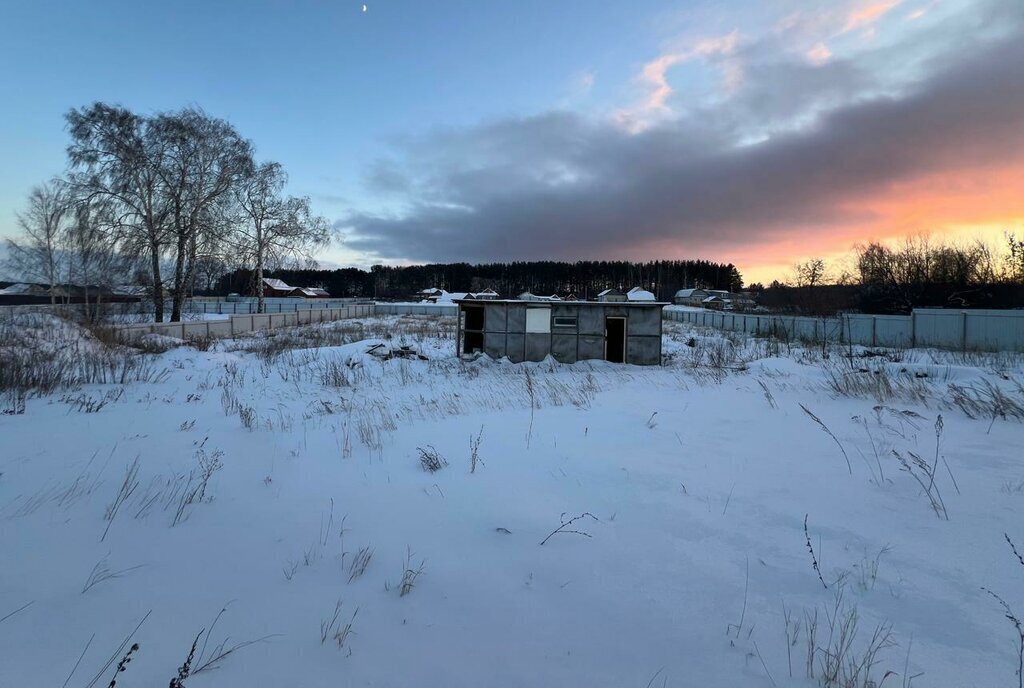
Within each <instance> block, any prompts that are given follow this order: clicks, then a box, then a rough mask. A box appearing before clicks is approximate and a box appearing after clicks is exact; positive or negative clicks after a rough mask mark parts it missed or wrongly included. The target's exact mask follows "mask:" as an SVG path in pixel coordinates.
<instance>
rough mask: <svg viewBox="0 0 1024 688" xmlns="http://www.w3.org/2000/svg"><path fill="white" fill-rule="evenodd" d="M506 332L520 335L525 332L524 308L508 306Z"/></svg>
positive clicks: (514, 305) (515, 305)
mask: <svg viewBox="0 0 1024 688" xmlns="http://www.w3.org/2000/svg"><path fill="white" fill-rule="evenodd" d="M507 327H508V330H507V331H508V332H515V333H517V334H522V333H525V332H526V306H525V305H523V306H520V305H517V304H509V307H508V325H507Z"/></svg>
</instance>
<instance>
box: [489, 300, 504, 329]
mask: <svg viewBox="0 0 1024 688" xmlns="http://www.w3.org/2000/svg"><path fill="white" fill-rule="evenodd" d="M507 317H508V307H507V306H505V305H504V304H500V303H499V304H495V305H493V306H487V307H486V308H484V331H486V332H505V327H506V318H507Z"/></svg>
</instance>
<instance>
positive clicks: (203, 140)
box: [7, 103, 331, 321]
mask: <svg viewBox="0 0 1024 688" xmlns="http://www.w3.org/2000/svg"><path fill="white" fill-rule="evenodd" d="M65 119H66V122H67V127H68V132H69V135H70V139H71V141H70V144H69V145H68V147H67V169H66V170H65V172H64V174H63V175H61V176H58V177H55V178H53V179H52V180H50V181H48V182H45V183H43V184H40V185H39V186H37V187H35V188H34V189H33V190H32V191H31V193H30V194H29V197H28V203H27V208H26V209H25V211H24V212H22V213H21V214H19V216H18V225H19V229H20V235H19V236H17V237H16V238H14V239H9V240H8V241H7V249H8V251H7V252H8V261H9V263H10V265H11V267H12V268H13V269H14V270H15V271H16V272H18V273H19V274H21V275H25V276H27V277H28V278H29V279H34V280H36V281H39V282H45V283H46V284H48V285H50V287H51V302H52V303H55V302H56V301H57V299H58V296H57V293H56V290H55V289H53V287H55V286H58V285H85V286H86V287H87V288H89V287H96V288H97V289H96V299H97V300H98V299H99V298H100V294H101V293H102V291H103V288H108V289H109V288H110V287H113V286H115V285H122V284H133V285H141V286H144V287H145V288H146V291H147V293H148V297H149V298H150V299H151V300H152V304H153V308H154V311H155V314H156V319H157V320H158V321H162V320H164V309H165V301H168V300H169V301H170V304H171V312H170V319H171V320H172V321H177V320H180V319H181V314H182V307H183V305H184V302H185V299H186V298H187V297H188V295H189V294H190V293H192V292H193V291H194V290H195V288H196V286H197V283H198V284H200V285H202V284H203V281H204V280H205V283H206V284H212V283H213V282H214V281H215V280H216V279H218V278H219V277H220V276H221V275H222V274H224V273H225V272H226V271H227V270H228V269H229V267H228V266H243V267H246V268H247V269H249V270H250V271H251V273H252V274H253V277H254V279H255V281H254V282H253V284H254V286H255V292H256V294H257V296H258V297H259V307H260V311H261V312H262V310H263V289H262V286H263V285H262V281H261V280H260V277H262V273H263V271H264V270H265V269H267V268H268V267H277V266H281V265H284V264H288V263H296V262H302V261H306V262H310V263H311V262H312V257H313V253H314V251H316V250H317V249H318V248H320V247H323V246H325V245H326V244H328V243H329V241H330V239H331V230H330V228H329V225H328V223H327V221H326V220H325V219H324V218H322V217H319V216H317V215H316V214H314V213H313V212H312V210H311V208H310V203H309V199H308V198H298V197H294V196H287V195H285V193H284V187H285V185H286V183H287V175H286V173H285V171H284V169H283V168H282V167H281V165H280V164H278V163H276V162H258V161H257V160H256V158H255V148H254V146H253V144H252V142H251V141H249V140H247V139H245V138H243V137H242V136H241V135H240V134H239V133H238V132H237V131H236V130H235V128H234V126H232V125H231V124H230V123H229V122H227V121H225V120H223V119H218V118H215V117H211V116H209V115H207V114H206V113H205V112H203V111H202V110H200V109H197V108H183V109H181V110H177V111H173V112H162V113H157V114H154V115H140V114H137V113H134V112H132V111H130V110H128V109H126V108H123V107H119V106H113V105H107V104H105V103H94V104H93V105H91V106H88V107H83V108H79V109H73V110H71V111H69V112H68V113H67V115H66V117H65ZM86 299H87V301H88V292H86Z"/></svg>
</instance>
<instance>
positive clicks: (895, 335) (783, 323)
mask: <svg viewBox="0 0 1024 688" xmlns="http://www.w3.org/2000/svg"><path fill="white" fill-rule="evenodd" d="M665 319H666V320H672V321H676V322H688V323H692V324H694V325H701V326H704V327H714V328H717V329H720V330H732V331H735V332H748V333H750V334H757V335H771V336H775V337H781V338H787V339H802V340H806V341H812V342H821V341H823V340H824V341H828V342H839V343H844V344H845V343H852V344H860V345H864V346H884V347H894V348H914V347H935V348H939V349H954V350H960V351H1024V311H999V310H950V309H937V308H936V309H931V308H919V309H915V310H914V311H913V312H911V314H910V315H865V314H859V313H856V314H855V313H850V314H844V315H841V316H839V317H833V318H811V317H805V316H790V315H755V314H752V313H723V312H720V311H707V310H694V309H678V308H674V307H672V306H668V307H666V308H665Z"/></svg>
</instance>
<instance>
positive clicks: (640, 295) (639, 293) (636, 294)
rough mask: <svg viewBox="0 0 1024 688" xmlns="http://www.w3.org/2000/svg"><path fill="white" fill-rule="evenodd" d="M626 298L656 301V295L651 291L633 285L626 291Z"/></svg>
mask: <svg viewBox="0 0 1024 688" xmlns="http://www.w3.org/2000/svg"><path fill="white" fill-rule="evenodd" d="M626 298H627V299H629V300H630V301H657V297H655V296H654V294H653V293H652V292H649V291H647V290H646V289H641V288H640V287H633V288H632V289H630V290H629V291H628V292H626Z"/></svg>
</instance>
